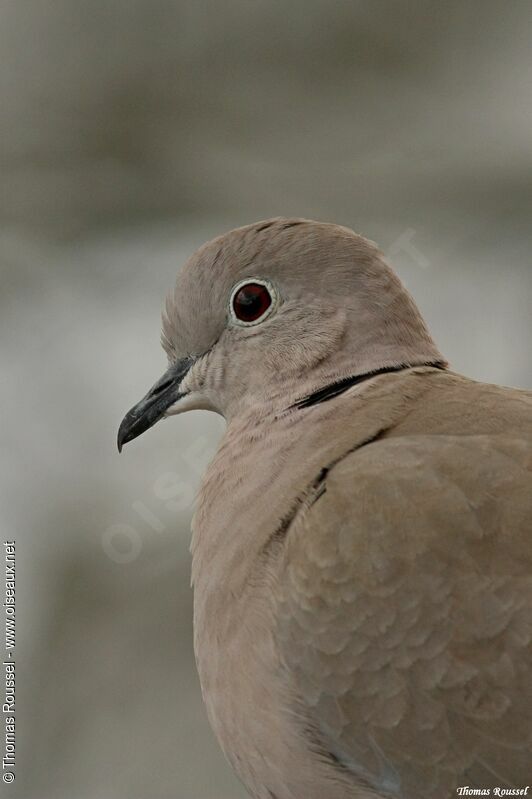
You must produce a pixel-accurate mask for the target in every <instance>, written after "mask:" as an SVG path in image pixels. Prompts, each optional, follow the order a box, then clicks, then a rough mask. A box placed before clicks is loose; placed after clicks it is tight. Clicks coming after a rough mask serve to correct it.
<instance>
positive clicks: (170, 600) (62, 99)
mask: <svg viewBox="0 0 532 799" xmlns="http://www.w3.org/2000/svg"><path fill="white" fill-rule="evenodd" d="M531 22H532V6H531V4H530V2H528V0H523V2H520V1H519V0H510V1H509V2H506V3H503V2H490V1H489V0H478V1H476V0H459V1H458V0H448V2H446V3H441V2H432V0H425V1H424V2H407V1H406V0H395V1H394V0H376V1H375V2H370V0H364V2H355V0H349V2H347V1H346V2H343V1H342V0H340V1H339V2H338V1H336V2H328V1H327V0H294V2H290V3H286V2H284V3H281V2H258V1H255V2H252V1H251V0H228V2H225V3H219V2H214V0H196V2H180V1H179V0H172V1H171V0H106V1H104V0H92V2H87V1H85V2H82V0H68V1H67V0H55V2H52V0H39V2H37V0H25V2H23V3H21V2H15V0H6V2H4V3H3V4H2V5H1V7H0V128H1V132H0V171H1V174H0V216H1V227H0V264H1V293H0V302H1V309H0V311H1V312H0V348H1V357H2V374H3V381H2V392H1V400H0V402H1V406H2V422H3V423H2V429H1V438H2V454H3V458H2V462H1V469H2V502H1V514H2V522H3V524H2V527H3V535H4V538H8V539H9V538H11V537H15V538H16V540H17V547H18V562H17V567H18V584H17V589H18V608H17V611H18V616H17V636H18V638H17V650H16V654H17V665H18V684H17V689H18V694H17V719H18V751H17V754H18V769H17V779H16V782H15V783H14V785H13V786H7V787H6V788H5V793H6V796H8V795H10V796H13V797H22V798H23V799H148V797H149V798H150V799H170V798H173V797H177V798H178V799H229V798H230V797H231V799H237V797H243V796H244V793H243V789H242V788H241V787H240V785H239V784H238V783H237V782H236V779H235V778H234V777H233V775H232V773H231V771H230V769H229V767H228V766H226V764H225V762H224V760H223V757H222V755H221V754H220V753H219V751H218V748H217V745H216V744H215V742H214V741H213V737H212V735H211V733H210V730H209V728H208V725H207V722H206V719H205V714H204V711H203V707H202V704H201V699H200V692H199V688H198V682H197V678H196V674H195V669H194V663H193V654H192V647H191V594H190V590H189V557H188V541H189V522H190V515H191V508H192V501H193V495H194V492H195V491H196V490H197V486H198V481H199V474H200V473H201V470H202V468H203V463H204V462H205V460H207V459H208V458H209V456H210V454H211V453H212V451H213V450H214V447H215V445H216V440H217V439H218V437H219V436H220V433H221V430H222V427H223V425H222V422H221V420H219V419H218V418H217V417H214V416H213V415H211V414H206V413H203V414H201V413H192V414H188V415H186V416H184V417H180V418H178V419H173V420H172V421H170V422H167V423H165V424H161V425H158V426H157V427H156V428H155V429H154V430H153V431H151V432H150V435H149V436H147V437H145V438H143V439H142V440H141V441H140V442H139V443H136V442H135V443H134V444H132V445H130V447H128V448H127V450H126V451H125V452H124V454H123V455H122V457H121V458H118V455H117V453H116V449H115V436H116V430H117V426H118V423H119V421H120V419H121V417H122V414H123V412H124V411H125V410H126V409H127V408H128V407H129V406H130V405H131V404H132V403H133V402H134V401H136V400H137V399H138V397H139V396H140V395H141V394H142V393H143V392H144V391H145V390H146V389H147V387H148V386H149V385H151V383H152V382H153V381H154V380H155V379H156V378H157V377H158V376H159V374H160V372H161V370H162V368H163V366H164V358H163V355H162V352H161V351H160V348H159V343H158V338H159V330H158V324H159V312H160V307H161V303H162V299H163V297H164V294H165V292H166V290H167V289H168V288H169V287H170V286H171V285H172V283H173V281H174V278H175V274H176V272H177V270H178V269H179V266H180V265H181V264H182V263H183V261H184V259H185V258H186V257H187V256H188V255H189V254H190V253H191V252H192V251H193V249H194V248H195V247H196V246H198V245H199V244H200V243H202V242H203V241H204V240H205V239H206V238H209V237H211V236H213V235H216V234H218V233H220V232H223V231H224V230H225V229H227V228H229V227H233V226H236V225H241V224H245V223H247V222H251V221H254V220H256V219H260V218H265V217H268V216H272V215H281V214H282V215H292V214H294V215H302V216H309V217H315V218H318V219H324V220H333V221H338V222H341V223H343V224H347V225H349V226H351V227H353V228H354V229H355V230H357V231H360V232H363V233H364V234H365V235H367V236H369V237H370V238H373V239H375V240H377V241H378V242H379V243H380V245H381V246H382V248H383V249H384V250H385V251H386V252H387V253H388V255H389V257H390V260H391V261H392V263H393V264H394V266H395V267H396V269H397V270H398V272H399V274H400V275H401V276H402V278H403V279H404V280H405V281H406V283H407V285H408V286H409V288H410V289H411V290H412V292H413V293H414V295H415V296H416V298H417V300H418V302H419V304H420V306H421V308H422V310H423V311H424V313H425V315H426V317H427V318H428V320H429V322H430V324H431V327H432V329H433V331H434V334H435V336H436V338H437V340H438V342H439V343H440V345H441V348H442V350H443V351H444V352H445V353H446V354H447V355H448V357H449V358H450V360H451V362H452V364H453V366H454V368H455V369H457V370H458V371H463V372H466V373H468V374H470V375H472V376H474V377H477V378H480V379H483V380H488V381H498V382H502V383H508V384H512V385H521V386H531V385H532V366H531V363H530V355H529V346H530V333H531V328H532V318H531V314H530V307H531V301H532V273H531V264H530V252H531V245H532V233H531V225H530V212H531V209H532V192H531V177H532V174H531V172H532V136H531V122H532V103H531V99H532V98H531V87H532V74H531V73H532V68H531V67H532V60H531V57H530V30H531ZM174 484H175V485H174Z"/></svg>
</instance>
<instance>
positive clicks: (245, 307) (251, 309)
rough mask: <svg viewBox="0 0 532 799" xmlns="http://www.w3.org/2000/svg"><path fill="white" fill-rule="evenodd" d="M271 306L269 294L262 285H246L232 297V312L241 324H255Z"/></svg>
mask: <svg viewBox="0 0 532 799" xmlns="http://www.w3.org/2000/svg"><path fill="white" fill-rule="evenodd" d="M271 304H272V297H271V294H270V292H269V291H268V289H267V288H266V286H264V285H262V283H246V284H245V285H243V286H241V287H240V288H239V289H238V290H237V291H236V292H235V294H234V295H233V311H234V314H235V316H236V318H237V319H239V320H240V321H241V322H248V323H249V322H256V321H257V319H260V318H261V316H263V315H264V314H265V313H266V311H267V310H268V308H270V306H271Z"/></svg>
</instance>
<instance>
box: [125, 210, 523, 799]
mask: <svg viewBox="0 0 532 799" xmlns="http://www.w3.org/2000/svg"><path fill="white" fill-rule="evenodd" d="M163 345H164V347H165V349H166V352H167V354H168V356H169V363H170V366H169V369H168V371H167V372H166V374H165V375H164V376H163V378H162V379H161V380H160V381H158V382H157V383H156V384H155V386H154V387H153V388H152V389H151V391H150V392H149V393H148V394H147V395H146V396H145V397H144V399H143V400H141V402H140V403H138V405H136V406H135V407H134V408H133V409H132V410H131V411H130V412H129V413H128V414H127V415H126V417H125V418H124V421H123V422H122V425H121V427H120V431H119V437H118V441H119V447H121V446H122V444H123V443H124V442H126V441H129V440H131V439H132V438H135V437H136V436H137V435H139V434H140V433H141V432H143V431H144V430H146V429H147V428H148V427H150V426H151V425H153V424H154V423H155V422H156V421H157V420H158V419H160V418H162V417H163V416H166V415H170V414H175V413H180V412H182V411H185V410H188V409H191V408H207V409H211V410H214V411H217V412H218V413H220V414H223V416H224V417H225V418H226V420H227V429H226V433H225V437H224V438H223V440H222V443H221V445H220V447H219V450H218V452H217V454H216V456H215V457H214V460H213V461H212V463H211V464H210V466H209V467H208V469H207V473H206V475H205V477H204V480H203V483H202V488H201V492H200V495H199V500H198V507H197V510H196V514H195V518H194V522H193V536H192V546H191V549H192V556H193V561H192V578H193V584H194V625H195V632H194V644H195V652H196V659H197V665H198V670H199V675H200V680H201V686H202V691H203V696H204V700H205V704H206V707H207V712H208V716H209V719H210V722H211V724H212V727H213V729H214V731H215V733H216V736H217V737H218V740H219V742H220V744H221V746H222V749H223V751H224V752H225V754H226V756H227V758H228V759H229V761H230V762H231V764H232V765H233V767H234V769H235V771H236V772H237V774H238V775H239V777H240V778H241V780H242V781H243V782H244V784H245V785H246V787H247V789H248V791H249V793H250V794H251V796H253V797H255V799H348V797H349V799H351V797H352V798H353V799H355V798H356V799H369V798H370V797H373V798H375V797H381V798H383V797H400V798H401V799H447V798H448V797H450V796H453V795H456V793H455V791H456V789H457V788H459V787H460V786H468V787H469V789H482V788H487V787H500V788H503V789H524V788H525V787H526V785H527V784H528V783H529V782H532V648H531V641H532V393H529V392H525V391H519V390H516V389H508V388H501V387H498V386H493V385H485V384H482V383H478V382H474V381H472V380H469V379H468V378H465V377H462V376H460V375H458V374H454V373H453V372H451V371H449V370H448V368H447V364H446V362H445V359H444V358H443V357H442V355H441V354H440V352H439V351H438V349H437V348H436V346H435V344H434V342H433V341H432V339H431V337H430V334H429V332H428V330H427V327H426V325H425V323H424V322H423V319H422V318H421V315H420V313H419V311H418V310H417V308H416V306H415V304H414V302H413V300H412V298H411V297H410V295H409V294H408V292H407V291H406V290H405V288H404V287H403V286H402V284H401V283H400V281H399V280H398V278H397V277H396V276H395V274H394V273H393V272H392V270H391V269H390V268H389V267H388V266H387V265H386V263H385V262H384V260H383V257H382V255H381V254H380V252H379V251H378V249H377V248H376V246H375V245H374V244H373V243H371V242H369V241H367V240H366V239H364V238H362V237H361V236H358V235H356V234H354V233H353V232H352V231H350V230H348V229H346V228H343V227H339V226H337V225H332V224H322V223H318V222H312V221H308V220H302V219H274V220H268V221H265V222H261V223H257V224H254V225H249V226H247V227H243V228H240V229H237V230H233V231H231V232H229V233H227V234H226V235H224V236H221V237H220V238H217V239H215V240H214V241H211V242H209V243H208V244H206V245H204V246H203V247H202V248H201V249H200V250H199V251H198V252H197V253H196V254H195V255H193V256H192V258H191V259H190V261H189V262H188V263H187V264H186V266H185V267H184V269H183V270H182V271H181V273H180V274H179V276H178V280H177V286H176V290H175V292H174V293H173V294H172V295H171V296H170V298H169V299H168V301H167V305H166V311H165V314H164V315H163Z"/></svg>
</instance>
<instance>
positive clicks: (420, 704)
mask: <svg viewBox="0 0 532 799" xmlns="http://www.w3.org/2000/svg"><path fill="white" fill-rule="evenodd" d="M282 558H283V561H282V564H283V565H282V572H281V574H282V578H281V583H282V590H281V595H282V600H281V604H280V611H279V624H278V635H279V645H280V651H281V653H282V657H283V660H284V663H285V665H286V667H287V669H288V671H289V673H290V675H291V680H292V685H293V689H294V691H295V693H296V697H297V705H298V707H299V708H300V711H299V712H300V713H302V715H303V719H304V723H305V725H306V727H305V729H306V730H307V734H309V735H313V736H314V738H315V739H316V740H317V741H319V747H320V749H321V750H322V753H323V755H324V756H327V757H330V758H332V760H333V761H334V762H335V763H336V764H337V765H338V767H339V768H342V769H347V770H348V771H350V772H352V773H353V775H354V777H355V778H356V779H359V780H360V781H361V782H363V783H365V784H367V785H369V786H371V787H372V788H373V789H376V790H378V791H380V792H382V793H384V794H386V795H391V796H401V797H405V799H418V797H419V799H421V797H423V799H429V797H430V799H433V798H434V799H447V798H448V797H449V796H451V795H453V792H454V789H455V788H456V786H458V785H469V786H470V787H480V788H482V787H490V786H495V785H498V786H502V787H506V786H510V787H512V786H515V787H523V786H526V784H527V780H528V782H530V781H531V780H532V644H531V642H532V444H531V442H529V441H524V440H519V439H517V438H505V437H503V436H490V435H479V436H470V437H467V436H460V437H453V436H445V435H434V436H426V435H419V436H407V437H397V438H387V439H384V440H381V441H377V442H375V443H373V444H369V445H367V446H365V447H362V448H360V449H358V450H356V451H355V452H352V453H350V454H348V455H347V456H346V457H345V458H343V459H342V460H340V461H339V462H338V463H336V465H335V466H333V467H332V468H330V469H329V470H327V469H324V470H323V471H322V473H321V475H320V476H319V478H318V479H317V480H316V482H315V483H314V484H313V486H312V489H311V491H310V493H309V495H308V496H307V497H306V499H305V501H304V503H303V505H302V506H301V509H300V511H299V512H298V514H297V516H296V518H295V519H294V521H293V523H292V525H291V527H290V529H289V531H288V534H287V538H286V540H285V542H284V549H283V555H282Z"/></svg>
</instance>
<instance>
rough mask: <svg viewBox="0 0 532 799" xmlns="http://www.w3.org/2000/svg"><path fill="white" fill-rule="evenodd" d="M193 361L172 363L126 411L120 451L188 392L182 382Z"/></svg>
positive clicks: (184, 359)
mask: <svg viewBox="0 0 532 799" xmlns="http://www.w3.org/2000/svg"><path fill="white" fill-rule="evenodd" d="M193 363H194V359H193V358H183V360H180V361H177V362H176V363H175V364H172V366H171V367H170V368H169V369H168V370H167V371H166V372H165V373H164V375H163V376H162V377H161V379H160V380H158V381H157V382H156V383H155V385H154V386H153V387H152V388H150V390H149V391H148V393H147V394H146V396H145V397H143V398H142V399H141V401H140V402H138V403H137V404H136V405H135V406H134V407H133V408H131V410H130V411H128V412H127V413H126V415H125V416H124V418H123V419H122V423H121V425H120V428H119V430H118V439H117V443H118V451H119V452H122V447H123V446H124V444H127V442H128V441H132V440H133V439H134V438H137V436H140V434H141V433H144V431H145V430H148V429H149V428H150V427H153V425H154V424H155V422H158V421H159V419H161V418H162V417H163V416H164V412H165V411H166V410H167V408H169V407H170V405H173V404H174V402H176V401H177V400H178V399H180V398H181V397H184V396H185V394H186V393H187V392H186V391H185V392H181V390H180V389H181V383H182V381H183V378H184V377H185V375H186V373H187V372H188V370H189V369H190V367H191V366H192V364H193Z"/></svg>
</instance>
